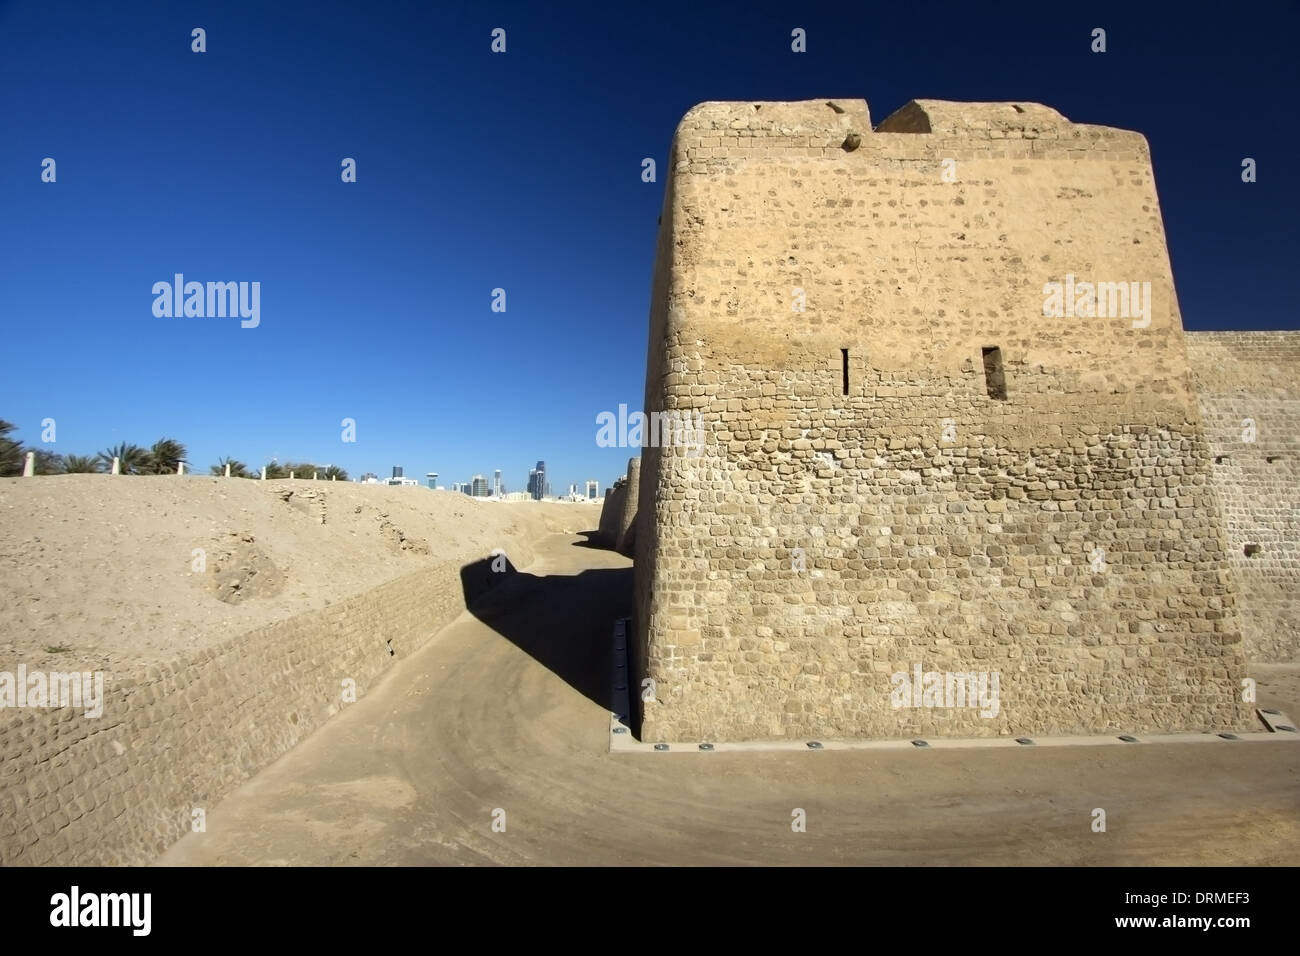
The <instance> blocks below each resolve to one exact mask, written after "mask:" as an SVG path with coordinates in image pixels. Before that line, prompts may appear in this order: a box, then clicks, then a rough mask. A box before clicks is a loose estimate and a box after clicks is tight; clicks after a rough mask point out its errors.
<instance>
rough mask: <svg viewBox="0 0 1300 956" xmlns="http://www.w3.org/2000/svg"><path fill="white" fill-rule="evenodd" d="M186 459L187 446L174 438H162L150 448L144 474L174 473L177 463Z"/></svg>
mask: <svg viewBox="0 0 1300 956" xmlns="http://www.w3.org/2000/svg"><path fill="white" fill-rule="evenodd" d="M184 460H185V446H184V445H182V444H181V443H180V442H178V441H177V440H176V439H174V438H160V439H158V440H157V441H156V442H154V443H153V447H152V448H150V449H149V460H148V461H147V462H146V464H145V470H144V474H147V475H172V474H175V473H176V463H177V462H181V461H184Z"/></svg>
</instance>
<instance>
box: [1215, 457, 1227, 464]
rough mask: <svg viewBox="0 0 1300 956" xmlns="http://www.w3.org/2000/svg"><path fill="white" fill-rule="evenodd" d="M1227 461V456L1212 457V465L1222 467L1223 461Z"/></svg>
mask: <svg viewBox="0 0 1300 956" xmlns="http://www.w3.org/2000/svg"><path fill="white" fill-rule="evenodd" d="M1227 460H1228V456H1227V455H1215V456H1214V463H1215V464H1216V465H1222V464H1223V463H1224V462H1225V461H1227Z"/></svg>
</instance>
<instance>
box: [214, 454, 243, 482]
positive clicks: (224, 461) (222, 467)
mask: <svg viewBox="0 0 1300 956" xmlns="http://www.w3.org/2000/svg"><path fill="white" fill-rule="evenodd" d="M227 465H229V466H230V477H231V478H247V477H249V474H248V466H247V465H245V464H244V463H243V462H242V461H240V460H239V459H238V458H230V457H226V458H218V459H217V463H216V464H215V465H213V466H212V467H211V468H209V469H208V471H209V472H211V473H212V474H214V475H224V474H225V473H226V466H227Z"/></svg>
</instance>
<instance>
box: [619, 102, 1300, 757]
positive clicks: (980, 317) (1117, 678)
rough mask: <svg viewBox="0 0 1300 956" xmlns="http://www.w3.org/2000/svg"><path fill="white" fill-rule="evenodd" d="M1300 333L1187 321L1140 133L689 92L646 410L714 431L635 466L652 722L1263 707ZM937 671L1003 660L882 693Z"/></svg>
mask: <svg viewBox="0 0 1300 956" xmlns="http://www.w3.org/2000/svg"><path fill="white" fill-rule="evenodd" d="M1101 283H1105V284H1106V285H1099V284H1101ZM1121 283H1122V284H1123V285H1122V286H1121V285H1120V284H1121ZM1053 284H1057V285H1056V286H1055V288H1056V289H1057V290H1058V292H1057V296H1056V299H1055V301H1054V302H1053V301H1052V300H1051V298H1050V297H1049V290H1050V289H1052V288H1053ZM1107 288H1108V289H1109V291H1108V292H1102V294H1100V295H1095V294H1093V295H1091V296H1089V295H1088V294H1087V293H1085V292H1084V291H1083V290H1084V289H1088V290H1090V291H1092V292H1094V293H1095V292H1096V291H1097V290H1104V289H1107ZM1116 290H1118V291H1119V292H1129V291H1131V293H1132V295H1131V296H1123V297H1122V299H1127V300H1128V301H1122V300H1121V299H1119V298H1117V291H1116ZM1062 293H1063V294H1062ZM1108 298H1109V301H1107V299H1108ZM1089 299H1091V301H1089ZM1144 300H1145V301H1144ZM1298 339H1300V336H1296V335H1293V334H1289V333H1276V334H1270V333H1200V334H1192V335H1190V336H1185V335H1184V331H1183V328H1182V320H1181V316H1180V314H1179V309H1178V301H1177V297H1176V295H1175V290H1174V284H1173V277H1172V270H1171V267H1170V260H1169V254H1168V250H1167V247H1166V242H1165V234H1164V228H1163V224H1162V220H1161V214H1160V207H1159V203H1158V200H1157V196H1156V188H1155V179H1154V174H1153V170H1152V165H1151V159H1150V153H1149V149H1148V146H1147V143H1146V140H1145V139H1144V137H1143V136H1141V135H1140V134H1138V133H1135V132H1129V131H1125V130H1119V129H1111V128H1107V127H1102V126H1091V125H1083V124H1077V123H1072V122H1070V121H1069V120H1067V119H1066V118H1064V117H1063V116H1061V115H1060V114H1059V113H1057V112H1056V111H1054V110H1052V109H1050V108H1048V107H1045V106H1042V105H1038V104H1032V103H953V102H942V101H935V100H916V101H913V102H911V103H908V104H907V105H906V106H904V107H903V108H902V109H900V110H898V111H897V112H896V113H894V114H893V115H891V116H890V117H889V118H887V119H886V120H884V121H883V122H882V123H880V124H879V126H877V127H875V128H873V127H872V125H871V119H870V115H869V112H868V107H867V104H866V103H865V102H864V101H862V100H834V101H829V102H828V101H821V100H819V101H808V102H794V103H766V102H729V103H705V104H702V105H700V106H697V107H695V108H694V109H692V110H691V111H690V112H689V113H687V115H686V116H685V118H684V119H683V120H682V121H681V123H680V125H679V127H678V129H677V131H676V134H675V136H674V138H673V143H672V147H671V174H670V178H669V180H668V182H667V184H666V192H665V197H664V203H663V213H662V216H661V219H660V229H659V239H658V248H657V253H656V261H655V267H654V278H653V286H652V296H651V313H650V332H649V347H648V353H647V370H646V388H645V406H644V407H645V408H646V409H647V411H649V410H675V411H678V412H681V413H691V412H699V413H702V415H703V419H704V422H705V425H706V435H707V441H706V444H705V447H704V449H703V452H702V453H700V454H695V455H688V454H684V453H683V451H682V449H680V448H673V447H662V448H654V447H647V448H645V449H644V450H643V453H642V460H641V466H640V469H639V476H638V478H637V480H636V481H635V482H628V485H629V486H631V487H634V488H636V491H635V492H634V494H635V512H636V528H635V533H634V534H633V535H632V536H631V540H630V542H629V543H630V544H631V546H633V547H634V548H635V565H636V598H637V611H636V619H635V626H636V640H635V641H634V642H632V648H631V649H632V650H633V652H634V657H635V660H634V662H633V663H634V667H635V670H636V677H637V681H636V685H637V686H638V687H644V686H649V687H650V692H649V693H647V694H645V697H646V698H647V699H645V700H644V702H642V703H639V707H640V713H639V714H638V715H637V716H638V717H639V720H640V723H641V736H642V739H644V740H652V741H655V740H743V739H763V738H788V737H807V738H812V737H828V738H829V737H845V738H864V737H865V738H873V737H881V738H887V737H904V736H925V735H931V736H991V735H1004V734H1069V733H1102V732H1124V731H1130V732H1158V731H1186V730H1198V731H1226V730H1232V729H1251V728H1253V727H1254V726H1255V725H1256V718H1255V716H1254V714H1253V707H1252V705H1251V704H1249V703H1247V702H1243V699H1242V696H1243V695H1242V686H1241V682H1242V679H1243V677H1245V662H1246V660H1247V658H1248V656H1250V657H1253V658H1254V659H1264V660H1267V659H1293V658H1294V657H1295V654H1296V651H1297V647H1298V644H1297V636H1296V628H1295V626H1294V622H1295V620H1296V619H1297V617H1296V614H1295V606H1294V603H1293V599H1292V597H1291V595H1293V594H1294V593H1295V587H1294V586H1295V584H1296V574H1297V562H1296V557H1297V555H1296V544H1295V542H1296V536H1295V531H1296V530H1297V529H1296V524H1297V522H1296V510H1295V498H1294V494H1293V489H1294V488H1295V478H1296V475H1295V472H1294V468H1295V455H1294V452H1295V451H1296V449H1295V447H1294V443H1293V442H1292V439H1291V436H1292V435H1293V434H1294V433H1295V429H1294V427H1292V425H1293V422H1294V419H1293V418H1292V413H1293V411H1294V409H1295V408H1296V405H1295V401H1294V399H1293V398H1292V397H1291V391H1292V385H1291V383H1292V382H1293V381H1294V380H1295V377H1294V375H1291V374H1289V373H1290V372H1292V371H1293V370H1294V368H1295V359H1296V358H1297V356H1298V355H1300V341H1298ZM1245 419H1253V420H1254V423H1255V424H1256V426H1257V435H1245V434H1244V432H1243V426H1242V421H1243V420H1245ZM629 470H631V469H629ZM638 486H639V487H638ZM629 490H630V489H629ZM1270 499H1271V500H1270ZM632 507H633V505H632V503H630V502H627V501H622V502H620V503H619V509H620V511H625V510H629V509H631V508H632ZM611 520H612V519H611ZM624 520H625V521H628V522H630V520H631V519H630V517H628V518H626V519H624ZM626 527H627V525H626V524H623V525H621V526H618V529H617V531H615V532H614V534H613V535H612V536H613V537H619V536H622V537H624V538H626V537H627V534H626ZM1261 529H1267V530H1266V531H1262V530H1261ZM1253 539H1259V540H1253ZM1252 549H1253V550H1252ZM1241 594H1245V595H1246V596H1247V597H1248V598H1249V599H1250V600H1252V601H1253V602H1254V603H1253V605H1252V607H1251V610H1250V611H1243V610H1242V609H1240V608H1239V607H1238V597H1239V595H1241ZM1280 619H1281V620H1285V621H1286V622H1287V623H1286V626H1284V627H1280V626H1278V621H1279V620H1280ZM1243 634H1244V635H1245V638H1246V640H1245V642H1243ZM920 671H924V672H927V673H928V672H948V673H953V672H955V673H958V674H969V675H971V676H972V677H974V675H975V674H988V673H996V674H997V675H998V676H999V677H1000V683H999V697H1000V701H999V706H998V707H997V708H996V714H995V715H992V716H990V715H989V714H988V713H987V711H984V712H981V710H979V709H977V708H975V707H973V706H939V707H934V706H899V705H898V701H897V699H896V698H895V697H894V696H893V695H892V693H891V691H893V690H894V688H895V687H896V686H897V684H896V683H895V678H894V675H897V674H900V673H901V674H906V675H908V680H909V681H910V676H911V675H912V674H913V673H914V672H917V673H918V680H919V672H920ZM646 678H649V679H650V681H652V682H653V683H652V684H650V682H648V681H646V680H645V679H646ZM638 696H639V695H638ZM918 697H919V695H918ZM916 703H918V704H919V703H921V701H919V700H918V701H917V702H916Z"/></svg>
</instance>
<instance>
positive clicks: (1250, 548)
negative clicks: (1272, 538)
mask: <svg viewBox="0 0 1300 956" xmlns="http://www.w3.org/2000/svg"><path fill="white" fill-rule="evenodd" d="M1242 550H1244V551H1245V552H1246V557H1248V558H1253V557H1254V556H1255V555H1257V554H1259V545H1257V544H1248V545H1246V547H1245V548H1243V549H1242Z"/></svg>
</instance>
